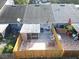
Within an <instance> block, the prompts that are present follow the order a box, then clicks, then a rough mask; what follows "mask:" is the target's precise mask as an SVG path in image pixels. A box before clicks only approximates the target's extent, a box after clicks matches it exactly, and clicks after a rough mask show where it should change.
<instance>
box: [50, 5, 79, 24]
mask: <svg viewBox="0 0 79 59" xmlns="http://www.w3.org/2000/svg"><path fill="white" fill-rule="evenodd" d="M52 11H53V16H54V20H55V22H54V23H68V21H69V19H70V18H71V21H72V23H79V15H78V14H79V10H77V8H76V7H75V5H74V4H52Z"/></svg>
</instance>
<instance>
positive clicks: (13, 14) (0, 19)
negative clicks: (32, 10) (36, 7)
mask: <svg viewBox="0 0 79 59" xmlns="http://www.w3.org/2000/svg"><path fill="white" fill-rule="evenodd" d="M24 12H25V6H11V5H6V6H5V7H4V9H3V11H2V12H1V13H0V23H17V18H21V19H23V16H24Z"/></svg>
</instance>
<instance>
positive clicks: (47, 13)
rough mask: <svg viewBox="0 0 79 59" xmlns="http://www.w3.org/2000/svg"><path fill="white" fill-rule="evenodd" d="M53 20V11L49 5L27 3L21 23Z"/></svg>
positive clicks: (50, 21)
mask: <svg viewBox="0 0 79 59" xmlns="http://www.w3.org/2000/svg"><path fill="white" fill-rule="evenodd" d="M47 21H48V22H49V23H52V22H53V13H52V8H51V5H50V4H49V5H39V6H37V5H34V4H33V5H28V6H26V11H25V15H24V20H23V23H28V24H29V23H31V24H33V23H34V24H42V23H47Z"/></svg>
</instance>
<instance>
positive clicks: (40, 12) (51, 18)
mask: <svg viewBox="0 0 79 59" xmlns="http://www.w3.org/2000/svg"><path fill="white" fill-rule="evenodd" d="M78 14H79V9H78V8H76V7H75V5H74V4H41V5H36V4H30V5H27V6H25V5H24V6H19V5H16V6H12V5H6V6H5V7H4V8H3V10H2V12H1V13H0V23H17V18H20V19H22V21H23V23H27V24H45V23H50V24H51V23H68V21H69V19H71V21H72V23H79V21H78V20H79V15H78Z"/></svg>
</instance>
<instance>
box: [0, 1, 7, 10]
mask: <svg viewBox="0 0 79 59" xmlns="http://www.w3.org/2000/svg"><path fill="white" fill-rule="evenodd" d="M6 1H7V0H0V9H1V8H2V7H3V5H4V4H5V3H6Z"/></svg>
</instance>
